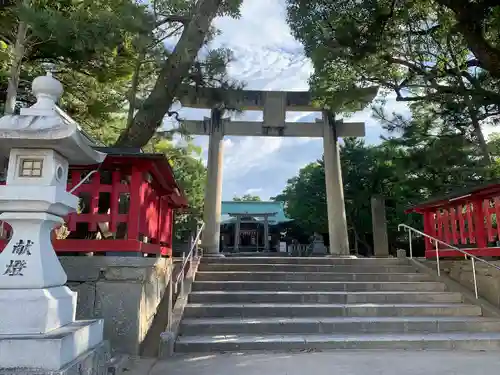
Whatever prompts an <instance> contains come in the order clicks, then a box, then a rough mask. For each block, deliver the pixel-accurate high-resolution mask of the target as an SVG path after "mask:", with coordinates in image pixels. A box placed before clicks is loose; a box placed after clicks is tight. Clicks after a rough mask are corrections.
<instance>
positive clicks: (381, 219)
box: [371, 196, 389, 257]
mask: <svg viewBox="0 0 500 375" xmlns="http://www.w3.org/2000/svg"><path fill="white" fill-rule="evenodd" d="M371 205H372V227H373V252H374V255H375V256H376V257H388V256H389V240H388V238H387V219H386V216H385V200H384V198H383V197H380V196H374V197H372V199H371Z"/></svg>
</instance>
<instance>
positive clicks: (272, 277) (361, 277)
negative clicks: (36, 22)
mask: <svg viewBox="0 0 500 375" xmlns="http://www.w3.org/2000/svg"><path fill="white" fill-rule="evenodd" d="M196 279H197V280H199V281H307V282H310V281H343V282H346V281H366V282H383V281H392V282H408V281H424V280H430V276H429V275H424V274H421V273H339V272H282V271H274V272H272V271H270V272H244V271H236V272H233V271H214V272H202V271H200V272H198V273H197V274H196Z"/></svg>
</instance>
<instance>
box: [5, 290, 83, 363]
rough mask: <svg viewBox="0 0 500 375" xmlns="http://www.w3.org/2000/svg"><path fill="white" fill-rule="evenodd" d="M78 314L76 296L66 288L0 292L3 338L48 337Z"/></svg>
mask: <svg viewBox="0 0 500 375" xmlns="http://www.w3.org/2000/svg"><path fill="white" fill-rule="evenodd" d="M75 313H76V293H75V292H72V291H71V290H70V289H69V288H68V287H66V286H58V287H54V288H46V289H0V338H1V337H2V335H18V336H19V335H40V334H46V333H48V332H51V331H53V330H55V329H57V328H59V327H62V326H65V325H66V324H69V323H72V322H73V321H74V320H75ZM1 355H2V353H1V352H0V356H1ZM0 364H1V361H0Z"/></svg>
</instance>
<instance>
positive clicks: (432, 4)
mask: <svg viewBox="0 0 500 375" xmlns="http://www.w3.org/2000/svg"><path fill="white" fill-rule="evenodd" d="M445 3H447V0H442V1H437V2H436V1H432V0H415V1H411V2H407V1H388V0H377V1H372V0H361V1H354V0H336V1H327V0H313V1H308V2H305V1H302V0H287V4H288V20H289V23H290V25H291V28H292V30H293V31H294V33H295V36H296V37H297V38H298V39H299V40H300V41H301V42H302V43H303V44H304V46H305V50H306V54H307V55H308V56H309V57H311V59H312V61H313V64H314V66H315V74H314V75H313V77H312V79H311V85H312V88H313V90H314V92H315V94H316V96H317V97H318V101H320V102H321V103H326V104H328V103H332V102H334V101H335V100H336V99H337V96H338V94H339V92H340V93H341V92H343V91H345V90H347V89H349V88H351V87H356V86H358V87H359V86H361V87H365V86H370V85H379V86H380V87H381V88H382V92H383V93H385V94H387V93H388V92H390V91H392V92H394V93H395V94H396V99H397V100H398V101H404V102H408V103H410V104H411V105H412V106H413V107H418V106H423V107H427V106H428V105H429V104H432V103H437V104H438V106H437V107H436V108H435V109H434V110H435V111H436V112H437V113H438V114H439V115H440V116H443V117H446V116H447V115H448V114H449V113H450V112H451V113H452V114H453V115H454V116H456V115H457V114H460V117H461V119H460V120H461V121H460V123H461V126H463V125H464V121H465V124H466V125H467V126H468V127H469V128H471V129H472V131H471V132H470V133H471V134H473V135H474V140H475V142H477V143H478V144H479V145H480V147H481V150H482V153H483V158H484V161H485V164H488V163H489V154H488V150H487V147H486V140H485V137H484V135H483V134H482V129H481V126H482V125H484V124H485V123H486V122H488V121H490V122H494V123H495V122H496V121H497V120H498V115H499V113H500V111H499V110H500V107H499V106H500V95H499V94H500V93H499V90H498V87H499V80H498V76H495V74H492V73H490V71H488V70H485V68H484V66H485V65H486V64H483V63H481V62H480V60H479V59H478V58H477V57H474V56H472V55H471V53H470V49H469V44H468V43H467V41H470V40H469V39H467V37H465V36H464V35H465V34H457V33H456V32H455V30H456V29H457V28H458V29H460V24H461V23H463V22H466V21H464V20H462V19H461V18H460V17H459V16H458V13H456V12H455V10H457V11H458V8H457V9H455V8H456V7H455V6H453V7H452V6H451V5H450V4H448V5H445ZM455 3H469V1H457V2H454V4H455ZM478 3H481V4H482V8H481V9H482V10H484V12H486V13H484V12H483V13H481V14H480V15H478V17H482V20H483V21H484V23H483V24H482V26H481V27H484V28H485V29H487V30H488V32H487V33H485V34H484V35H483V40H484V38H487V39H488V40H489V42H490V46H494V45H496V44H498V31H499V27H500V26H499V25H498V22H495V19H496V18H495V14H497V13H498V11H500V7H495V6H496V2H495V4H493V2H488V1H481V2H478ZM440 4H441V6H440ZM487 4H488V5H487ZM450 7H452V8H454V11H450ZM462 31H464V33H465V31H466V30H465V29H464V30H462ZM477 31H478V29H477V28H476V30H474V33H477ZM483 44H484V43H483ZM483 47H484V46H483ZM485 48H486V47H485ZM493 70H496V68H494V69H493ZM459 109H460V110H459ZM450 122H451V121H450Z"/></svg>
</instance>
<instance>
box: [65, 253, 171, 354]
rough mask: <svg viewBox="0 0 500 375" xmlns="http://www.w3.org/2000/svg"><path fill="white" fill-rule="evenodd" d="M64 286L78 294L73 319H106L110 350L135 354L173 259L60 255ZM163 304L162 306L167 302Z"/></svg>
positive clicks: (162, 293) (155, 311)
mask: <svg viewBox="0 0 500 375" xmlns="http://www.w3.org/2000/svg"><path fill="white" fill-rule="evenodd" d="M59 259H60V260H61V264H62V266H63V268H64V270H65V271H66V273H67V274H68V283H67V285H68V287H70V288H71V289H72V290H74V291H76V292H78V305H77V313H76V315H77V319H91V318H103V319H104V338H105V339H106V340H108V341H109V342H110V344H111V349H112V350H113V351H114V352H118V353H126V354H130V355H139V354H140V348H141V344H142V343H143V341H144V339H145V337H146V335H147V333H148V331H149V330H150V329H151V327H152V324H153V319H154V318H155V316H156V315H157V314H158V309H159V307H160V303H161V302H162V299H163V298H168V293H166V291H167V286H168V280H169V276H170V273H171V272H172V261H171V259H167V258H139V257H110V256H94V257H69V256H67V257H60V258H59ZM163 302H164V303H162V304H161V306H163V308H164V307H165V306H168V304H165V301H163Z"/></svg>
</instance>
